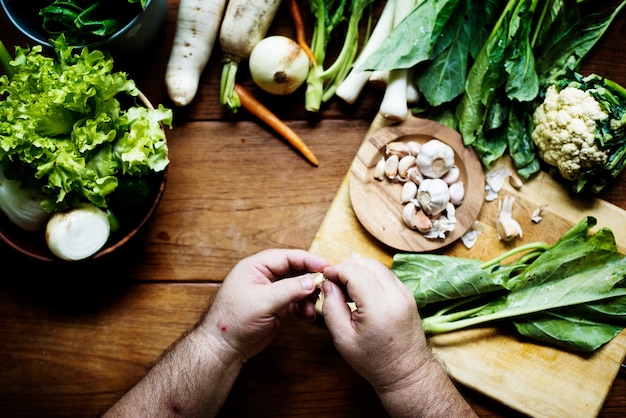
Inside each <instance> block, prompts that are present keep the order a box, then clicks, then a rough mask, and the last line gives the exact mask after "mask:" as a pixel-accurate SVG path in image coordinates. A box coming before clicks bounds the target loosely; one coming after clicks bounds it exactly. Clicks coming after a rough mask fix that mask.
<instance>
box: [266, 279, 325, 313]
mask: <svg viewBox="0 0 626 418" xmlns="http://www.w3.org/2000/svg"><path fill="white" fill-rule="evenodd" d="M264 289H265V290H267V298H268V302H269V305H270V307H271V308H270V309H271V310H272V311H273V312H275V313H278V312H280V311H282V310H283V309H285V308H286V307H287V306H289V305H290V304H291V303H294V302H299V301H301V300H303V299H305V298H307V297H309V296H310V295H311V294H313V292H314V291H315V289H316V287H315V282H314V281H313V278H312V277H311V275H308V274H307V275H304V276H300V277H294V278H288V279H282V280H278V281H276V282H273V283H272V284H270V285H269V286H264Z"/></svg>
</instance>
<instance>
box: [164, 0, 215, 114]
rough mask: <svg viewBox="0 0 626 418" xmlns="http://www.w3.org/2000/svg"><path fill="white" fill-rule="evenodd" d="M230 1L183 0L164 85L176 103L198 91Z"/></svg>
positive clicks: (187, 99)
mask: <svg viewBox="0 0 626 418" xmlns="http://www.w3.org/2000/svg"><path fill="white" fill-rule="evenodd" d="M226 3H227V0H180V5H179V7H178V17H177V19H176V32H175V34H174V43H173V44H172V51H171V53H170V57H169V60H168V63H167V70H166V73H165V84H166V86H167V93H168V95H169V97H170V99H171V100H172V102H174V104H175V105H176V106H181V107H182V106H186V105H188V104H189V103H191V101H192V100H193V99H194V97H195V96H196V93H197V91H198V84H199V82H200V76H201V74H202V71H204V67H206V65H207V63H208V62H209V58H210V57H211V53H212V51H213V47H214V46H215V42H216V40H217V35H218V33H219V28H220V22H221V21H222V16H223V15H224V9H225V7H226Z"/></svg>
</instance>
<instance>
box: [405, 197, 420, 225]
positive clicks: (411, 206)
mask: <svg viewBox="0 0 626 418" xmlns="http://www.w3.org/2000/svg"><path fill="white" fill-rule="evenodd" d="M417 211H418V209H417V206H416V205H415V203H413V202H408V203H407V204H406V205H404V207H403V208H402V221H403V222H404V224H405V225H406V226H408V227H409V228H411V229H416V228H417V226H416V225H415V214H416V213H417Z"/></svg>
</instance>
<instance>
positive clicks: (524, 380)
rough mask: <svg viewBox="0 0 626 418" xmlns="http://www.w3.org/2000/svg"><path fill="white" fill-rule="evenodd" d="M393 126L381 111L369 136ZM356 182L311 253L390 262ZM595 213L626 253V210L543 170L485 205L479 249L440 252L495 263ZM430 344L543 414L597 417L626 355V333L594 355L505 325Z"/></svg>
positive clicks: (499, 395) (496, 392) (458, 246)
mask: <svg viewBox="0 0 626 418" xmlns="http://www.w3.org/2000/svg"><path fill="white" fill-rule="evenodd" d="M387 124H389V122H387V121H385V120H384V119H383V118H382V117H380V116H378V117H377V118H376V119H375V120H374V122H373V123H372V125H371V127H370V129H369V131H368V133H367V134H366V137H365V139H366V140H367V138H368V137H369V136H370V135H371V134H372V133H373V132H375V131H376V130H378V129H380V128H382V127H384V126H386V125H387ZM502 164H508V163H507V162H506V161H504V162H503V163H502ZM349 180H350V173H349V172H348V174H346V176H345V178H344V180H343V182H342V184H341V186H340V188H339V191H338V192H337V195H336V197H335V199H334V200H333V202H332V203H331V206H330V208H329V210H328V212H327V214H326V216H325V218H324V220H323V222H322V224H321V226H320V228H319V230H318V231H317V233H316V235H315V238H314V240H313V242H312V244H311V247H310V250H311V251H312V252H314V253H316V254H319V255H321V256H324V257H326V258H327V259H328V260H329V261H331V262H333V263H336V262H339V261H341V260H343V259H346V258H349V257H355V256H358V257H372V258H376V259H378V260H380V261H381V262H383V263H384V264H386V265H388V266H390V265H391V261H392V257H393V254H394V252H395V250H393V249H391V248H388V247H386V246H385V245H384V244H381V243H380V242H379V241H378V240H376V238H374V237H373V236H371V235H370V234H369V233H368V232H367V231H366V230H365V229H364V228H363V227H362V226H361V224H360V223H359V221H358V219H357V218H356V216H355V214H354V211H353V210H352V206H351V203H350V190H349V189H350V187H349ZM504 196H513V197H514V198H515V203H514V205H513V217H514V219H516V220H517V221H518V222H519V224H520V225H521V227H522V230H523V237H522V238H517V239H516V240H515V241H513V242H511V243H502V242H500V241H499V240H498V238H497V234H496V230H495V219H496V217H497V215H498V200H501V199H502V198H503V197H504ZM538 207H542V208H543V210H542V213H543V220H542V221H540V222H539V223H533V222H532V221H531V220H530V218H531V214H532V213H533V211H534V210H535V209H536V208H538ZM587 215H591V216H595V217H596V218H597V219H598V227H600V226H602V227H609V228H611V229H612V230H613V232H614V234H615V236H616V240H617V243H618V246H619V248H620V251H621V252H624V249H625V248H626V228H625V226H626V211H624V210H622V209H621V208H619V207H617V206H615V205H611V204H609V203H607V202H605V201H603V200H600V199H587V200H582V199H572V197H570V196H569V195H568V194H567V192H566V191H564V190H563V188H562V187H561V186H560V185H558V184H557V183H556V182H555V181H554V180H553V179H552V178H551V177H550V176H549V175H547V174H545V173H540V174H539V175H537V176H536V177H534V178H533V179H532V180H530V181H528V182H526V183H525V184H524V185H523V186H522V187H521V188H520V189H516V188H514V187H512V186H511V185H510V184H509V183H508V182H507V183H505V185H504V187H503V189H502V190H501V191H500V192H499V195H498V199H496V200H494V201H491V202H486V201H485V202H484V204H483V207H482V209H481V211H480V213H479V216H478V221H479V222H480V224H481V225H482V226H483V228H484V230H483V232H482V234H481V235H480V236H479V238H478V241H477V242H476V244H475V245H474V247H472V248H471V249H468V248H466V247H465V246H464V245H463V243H462V242H460V241H457V242H456V243H453V244H451V245H449V246H447V247H445V248H443V249H440V250H438V251H437V253H441V254H447V255H453V256H459V257H470V258H477V259H481V260H488V259H490V258H492V257H494V256H496V255H498V254H501V253H502V252H504V251H505V250H507V249H509V248H510V247H512V246H517V245H521V244H523V243H526V242H533V241H538V240H542V241H546V242H549V243H553V242H555V241H556V240H557V239H558V238H559V237H560V236H561V235H562V234H563V233H565V232H566V231H567V230H568V229H569V228H571V227H572V226H573V225H574V224H576V223H578V221H580V220H581V219H582V217H583V216H587ZM429 342H430V344H431V347H432V350H433V352H434V353H435V354H436V355H437V356H438V357H439V358H440V359H441V360H442V362H443V363H444V364H445V366H446V368H447V369H448V371H449V374H450V376H451V377H452V378H453V379H455V380H456V381H458V382H459V383H461V384H463V385H466V386H468V387H470V388H472V389H474V390H476V391H479V392H481V393H484V394H485V395H487V396H490V397H492V398H494V399H497V400H499V401H500V402H503V403H504V404H506V405H508V406H510V407H512V408H514V409H516V410H519V411H520V412H523V413H525V414H528V415H530V416H537V417H562V416H571V417H594V416H596V415H597V414H598V412H599V411H600V409H601V408H602V405H603V403H604V400H605V398H606V396H607V394H608V391H609V389H610V387H611V385H612V383H613V380H614V379H615V376H616V374H617V373H618V371H619V368H620V365H621V363H622V362H623V361H624V357H625V355H626V331H625V332H622V333H621V334H620V335H619V336H617V337H616V338H614V339H613V340H612V341H611V342H610V343H608V344H606V345H605V346H604V347H602V348H601V349H599V350H597V351H596V352H594V353H593V354H592V355H589V356H580V355H576V354H572V353H568V352H565V351H561V350H557V349H553V348H550V347H544V346H540V345H537V344H534V343H529V342H523V341H521V340H519V339H518V338H517V337H516V336H513V335H509V334H505V333H503V332H501V331H500V330H498V329H497V328H481V329H474V330H464V331H458V332H453V333H449V334H443V335H438V336H433V337H431V338H430V339H429Z"/></svg>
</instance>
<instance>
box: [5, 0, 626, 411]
mask: <svg viewBox="0 0 626 418" xmlns="http://www.w3.org/2000/svg"><path fill="white" fill-rule="evenodd" d="M178 3H179V1H178V0H170V1H169V16H168V21H167V24H166V26H165V27H164V29H163V35H162V38H161V39H158V40H157V43H156V45H155V46H154V48H153V49H152V50H151V53H150V54H149V56H146V57H143V58H142V59H140V60H138V63H135V64H131V63H126V64H124V63H120V67H121V69H124V70H126V71H128V72H129V73H130V75H131V76H132V77H133V78H134V79H135V80H136V81H137V83H138V85H139V87H140V88H141V89H142V90H143V91H144V92H145V93H146V94H147V96H148V97H149V98H150V100H151V101H152V102H153V103H155V104H158V103H163V104H164V105H166V106H168V107H172V105H171V102H169V100H168V98H167V94H166V91H165V87H164V83H163V80H164V74H165V65H166V62H167V58H168V55H169V50H170V47H171V41H172V38H173V34H174V29H175V27H174V25H175V20H176V15H177V8H178ZM305 17H306V14H305ZM309 27H310V26H309ZM271 32H272V33H285V34H290V35H292V34H293V31H292V29H291V25H290V21H289V18H288V13H287V11H286V8H284V7H283V9H281V11H280V14H279V16H278V17H277V19H276V21H275V25H274V26H273V27H272V29H271ZM625 33H626V16H621V17H620V18H619V19H618V21H616V22H615V23H614V25H613V26H612V28H611V29H610V31H609V32H608V33H607V34H606V35H605V38H604V39H603V41H602V42H601V44H600V45H599V46H597V47H596V49H595V50H594V52H593V53H592V54H591V56H590V57H589V59H588V61H587V63H586V64H585V67H584V71H585V72H599V73H602V74H604V75H605V76H607V77H609V78H611V79H613V80H615V81H617V82H619V83H621V84H624V85H626V57H625V52H624V48H625V47H626V41H625V40H624V34H625ZM0 39H2V41H3V42H4V43H5V45H8V46H11V45H22V46H25V45H27V44H28V41H27V39H26V38H24V37H23V36H21V35H20V34H19V33H18V32H17V31H16V30H15V29H14V28H13V27H12V26H11V25H10V23H9V22H8V20H7V19H6V17H5V16H4V15H2V16H1V17H0ZM220 59H221V54H220V51H219V49H216V50H215V52H214V53H213V56H212V60H211V62H210V64H209V66H208V68H207V70H206V71H205V73H204V76H203V79H202V82H201V88H200V91H199V93H198V95H197V97H196V100H195V101H194V102H193V104H191V105H190V106H188V107H187V108H184V109H178V108H177V109H175V127H174V129H173V130H171V131H168V132H167V135H168V141H169V147H170V157H171V166H170V169H169V178H168V185H167V188H166V192H165V195H164V197H163V200H162V202H161V204H160V206H159V208H158V211H157V212H156V214H155V216H154V217H153V219H152V220H151V221H150V222H149V224H148V225H147V227H146V228H145V230H144V231H143V232H142V233H141V234H140V236H138V237H137V238H136V239H135V240H134V241H132V242H131V243H130V244H129V245H128V247H126V248H125V249H124V250H123V251H121V252H120V253H119V254H115V255H113V256H111V257H110V258H107V259H105V260H102V261H100V262H96V263H90V264H88V265H85V266H82V265H79V266H74V267H57V266H51V265H47V264H44V265H40V264H37V263H33V262H32V261H30V260H28V259H25V258H23V257H22V256H21V255H19V254H17V253H15V252H14V251H12V250H11V249H9V248H8V247H6V246H4V245H0V264H1V265H3V266H5V267H6V268H5V269H4V271H5V273H3V274H2V275H1V277H2V280H1V281H0V416H7V417H37V416H42V417H43V416H45V417H57V416H58V417H60V416H84V417H89V416H98V415H101V414H102V413H103V412H104V411H105V410H106V409H107V408H108V407H109V406H110V405H111V404H113V403H114V402H115V401H116V400H117V399H118V398H119V397H120V396H122V394H123V393H124V392H125V391H127V390H128V389H129V388H130V387H131V386H132V385H133V384H135V382H137V380H138V379H139V378H140V377H141V376H142V374H143V373H144V372H145V371H146V369H147V368H148V367H149V366H150V365H151V364H152V363H153V362H154V361H155V360H157V359H158V357H159V355H160V354H161V352H162V351H163V350H164V349H166V348H167V347H168V346H169V345H170V344H171V343H172V342H174V341H175V340H176V338H177V337H178V336H179V335H180V334H181V333H182V332H183V331H185V330H186V329H187V328H189V327H190V326H192V325H193V324H194V323H195V322H196V321H197V320H198V319H199V317H200V316H201V314H202V312H203V311H204V310H205V309H206V307H207V306H208V305H210V302H211V299H212V298H213V296H214V295H215V292H216V291H217V289H218V288H219V284H220V282H221V281H222V279H223V278H224V277H225V275H226V274H227V273H228V271H229V270H230V269H231V267H232V266H233V265H234V264H235V263H236V262H237V261H238V260H239V259H241V258H242V257H245V256H248V255H251V254H253V253H255V252H257V251H260V250H262V249H265V248H268V247H283V248H308V247H309V245H310V244H311V242H312V240H313V238H314V236H315V233H316V231H317V229H318V227H319V226H320V223H321V221H322V219H323V218H324V215H325V213H326V211H327V209H328V207H329V205H330V203H331V201H332V200H333V197H334V195H335V193H336V191H337V189H338V187H339V185H340V184H341V181H342V179H343V177H344V175H345V174H346V172H347V170H348V168H349V166H350V164H351V162H352V159H353V158H354V155H355V153H356V151H357V149H358V147H359V145H360V143H361V141H362V140H363V137H364V134H365V132H366V131H367V128H368V126H369V124H370V123H371V121H372V120H373V118H374V116H375V114H376V111H377V108H378V103H379V100H380V93H379V92H377V91H375V90H373V89H370V88H368V89H367V90H366V92H365V95H364V96H363V97H362V98H361V99H360V101H359V102H358V103H357V104H356V105H355V106H345V105H344V104H342V103H340V102H339V101H338V100H334V101H332V102H331V103H329V104H328V105H326V106H324V108H323V109H322V111H321V112H320V114H319V115H314V116H312V115H308V114H307V113H306V111H305V110H304V105H303V103H304V99H303V94H302V92H298V93H296V94H295V95H293V96H291V97H287V98H281V99H276V98H272V97H269V96H267V95H264V94H261V93H260V92H258V91H257V89H254V86H253V85H252V84H251V83H250V82H249V81H248V80H249V77H248V74H247V71H246V69H245V68H244V67H242V69H241V70H240V78H241V80H242V83H243V84H245V85H247V86H249V87H250V89H251V90H253V91H254V92H255V94H256V95H257V96H258V97H259V98H260V99H261V100H263V101H264V102H266V104H268V106H269V107H270V108H271V109H272V110H273V111H274V112H276V113H277V114H278V115H279V116H280V117H281V118H282V119H284V120H286V121H287V122H288V123H289V125H291V126H292V127H293V128H294V129H295V130H296V131H298V132H299V133H300V134H301V135H302V136H303V137H304V138H305V139H306V141H307V142H308V144H309V145H310V147H311V148H312V149H313V151H314V152H315V153H316V155H317V157H318V158H319V160H320V166H319V167H318V168H315V167H313V166H311V165H309V164H308V163H307V162H306V161H305V160H304V159H303V158H301V157H300V156H299V155H298V154H296V153H295V152H294V150H293V149H291V148H290V147H289V146H288V145H286V144H285V143H284V142H282V141H281V139H279V138H278V137H277V136H275V134H274V133H273V132H272V131H269V130H267V129H266V128H265V127H264V126H262V125H260V124H259V123H257V121H256V120H254V119H252V118H251V117H250V116H249V115H247V114H246V112H244V111H242V112H240V113H239V114H236V115H234V116H233V115H229V114H227V113H225V112H224V110H223V109H221V108H220V106H219V102H218V92H219V74H220ZM139 61H140V64H139ZM625 180H626V177H625V176H624V175H621V176H620V179H619V180H618V181H617V182H616V183H615V184H614V186H612V187H611V188H610V189H609V190H608V191H607V192H606V193H605V194H604V195H603V198H604V199H605V200H607V201H609V202H611V203H614V204H616V205H618V206H620V207H622V208H625V209H626V181H625ZM9 271H11V272H12V273H11V274H10V273H9ZM460 389H461V391H462V392H463V394H464V395H465V396H466V397H467V398H468V399H469V401H470V402H471V404H472V405H473V406H474V408H475V409H476V411H477V412H478V413H479V415H481V416H485V417H496V416H507V417H510V416H516V415H517V414H516V413H515V412H514V411H512V410H510V409H509V408H508V407H506V406H504V405H502V404H501V403H500V402H498V401H497V400H493V399H490V398H488V397H485V396H484V395H482V394H479V393H475V392H473V391H470V390H468V389H466V388H463V387H461V388H460ZM546 390H550V389H549V388H546ZM625 412H626V372H621V373H619V374H618V376H617V378H616V380H615V382H614V384H613V387H612V389H611V391H610V393H609V395H608V397H607V399H606V401H605V403H604V407H603V409H602V411H601V414H600V415H601V416H607V417H608V416H623V415H624V413H625ZM221 416H267V417H270V416H271V417H276V416H324V417H330V416H333V417H363V416H385V413H384V411H383V409H382V407H381V405H380V403H379V402H378V400H377V398H376V396H375V394H374V392H373V391H372V390H371V389H370V388H369V386H368V384H367V383H366V382H365V381H364V380H363V379H362V378H360V377H359V376H358V375H357V374H356V373H354V372H353V371H352V370H351V369H350V367H348V366H347V365H346V363H345V362H344V361H343V360H342V358H341V357H340V356H339V355H338V354H337V352H336V351H335V349H334V347H333V345H332V342H331V340H330V338H329V336H328V334H327V332H326V331H325V330H324V329H323V328H322V327H320V326H318V325H311V324H303V323H301V322H299V321H297V320H293V321H291V322H290V323H288V324H287V326H286V327H285V328H284V330H283V332H282V333H281V334H280V336H279V337H278V339H277V340H276V341H275V342H274V343H273V344H272V345H271V346H270V347H268V348H267V349H266V350H265V351H264V352H263V353H261V354H260V355H258V356H257V357H255V358H254V359H252V360H251V361H250V362H249V363H248V364H246V366H245V367H244V369H243V371H242V373H241V375H240V376H239V379H238V380H237V382H236V384H235V387H234V388H233V390H232V392H231V395H230V397H229V398H228V400H227V401H226V403H225V405H224V407H223V409H222V412H221Z"/></svg>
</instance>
